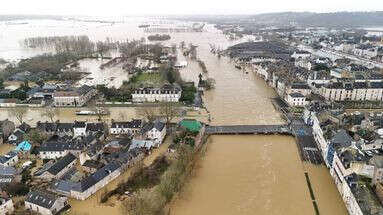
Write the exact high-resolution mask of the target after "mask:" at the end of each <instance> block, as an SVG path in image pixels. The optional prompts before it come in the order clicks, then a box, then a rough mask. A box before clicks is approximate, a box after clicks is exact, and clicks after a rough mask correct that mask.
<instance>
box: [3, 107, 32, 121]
mask: <svg viewBox="0 0 383 215" xmlns="http://www.w3.org/2000/svg"><path fill="white" fill-rule="evenodd" d="M27 112H28V110H27V109H26V108H23V107H15V108H11V109H10V110H9V111H8V116H9V117H15V118H16V119H17V121H19V123H20V124H23V122H24V117H25V115H26V114H27Z"/></svg>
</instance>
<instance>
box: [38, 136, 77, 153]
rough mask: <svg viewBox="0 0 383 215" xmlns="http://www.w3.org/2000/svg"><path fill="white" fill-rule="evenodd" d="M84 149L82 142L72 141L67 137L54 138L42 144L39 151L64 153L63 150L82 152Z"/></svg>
mask: <svg viewBox="0 0 383 215" xmlns="http://www.w3.org/2000/svg"><path fill="white" fill-rule="evenodd" d="M84 147H85V145H84V143H83V142H82V141H78V140H72V139H71V138H69V137H66V136H64V137H55V138H51V139H49V140H48V141H46V142H45V143H43V144H42V145H41V146H40V147H39V148H38V150H39V151H64V150H83V149H84Z"/></svg>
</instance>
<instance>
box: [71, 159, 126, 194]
mask: <svg viewBox="0 0 383 215" xmlns="http://www.w3.org/2000/svg"><path fill="white" fill-rule="evenodd" d="M120 167H121V165H120V164H119V163H117V162H116V161H112V162H110V163H108V164H107V165H106V166H104V167H102V168H101V169H99V170H97V171H96V172H95V173H94V174H92V175H90V176H88V177H86V178H84V179H83V180H82V181H81V182H80V183H79V186H77V187H76V190H77V191H79V192H84V191H86V190H87V189H89V188H90V187H92V186H93V185H95V184H96V183H98V182H99V181H101V180H102V179H104V178H105V177H107V176H108V175H110V174H111V173H112V172H114V171H116V170H117V169H119V168H120Z"/></svg>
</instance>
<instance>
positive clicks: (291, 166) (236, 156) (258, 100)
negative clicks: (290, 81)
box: [171, 33, 347, 215]
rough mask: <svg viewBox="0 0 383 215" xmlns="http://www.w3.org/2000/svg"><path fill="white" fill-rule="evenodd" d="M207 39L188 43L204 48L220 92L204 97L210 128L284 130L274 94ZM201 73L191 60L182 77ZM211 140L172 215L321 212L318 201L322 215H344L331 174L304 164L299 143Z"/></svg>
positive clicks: (264, 138)
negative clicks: (215, 50)
mask: <svg viewBox="0 0 383 215" xmlns="http://www.w3.org/2000/svg"><path fill="white" fill-rule="evenodd" d="M204 34H206V35H204ZM210 34H211V33H202V34H201V35H200V36H199V37H194V39H192V38H190V39H191V41H196V44H197V45H199V47H198V53H199V57H200V58H201V59H202V60H203V61H204V62H205V63H206V66H207V69H208V71H209V76H210V77H212V78H214V79H215V80H216V88H215V89H214V90H211V91H209V92H206V93H205V96H204V102H205V104H206V106H207V109H208V110H209V111H210V113H211V117H212V122H211V124H212V125H278V124H285V122H284V121H283V120H282V118H281V116H280V114H279V112H277V111H276V110H274V108H273V105H272V103H271V101H270V98H272V97H274V96H276V95H275V92H274V91H273V90H272V89H271V88H269V87H268V86H267V85H266V83H264V82H263V80H261V79H259V78H257V77H255V76H254V75H253V74H252V73H249V74H246V73H244V72H243V71H240V70H237V69H236V68H235V67H234V64H233V63H232V62H231V61H230V59H228V58H224V57H223V58H221V59H218V58H217V57H216V56H214V55H212V54H210V52H209V47H208V41H206V38H209V37H210V36H211V35H210ZM215 36H216V37H220V35H219V34H216V35H215ZM191 68H192V69H191ZM198 74H199V70H198V66H195V65H194V62H189V67H188V68H187V69H185V70H183V71H181V75H183V76H185V77H187V78H189V79H191V80H197V76H198ZM209 142H210V143H209V147H208V151H207V153H206V156H205V158H204V159H203V160H202V161H201V162H200V168H199V169H198V170H197V171H196V173H195V176H194V177H193V178H192V179H191V181H190V183H189V184H188V185H187V186H186V187H185V190H184V192H183V193H181V194H180V195H179V197H178V199H176V200H175V201H174V202H173V203H172V205H171V214H172V215H192V214H193V215H195V214H201V215H203V214H220V215H235V214H241V215H248V214H249V215H250V214H251V215H254V214H260V215H264V214H267V215H272V214H276V215H277V214H284V215H296V214H317V212H316V211H315V209H314V207H313V198H315V203H316V204H317V205H318V212H319V214H322V215H323V214H330V215H332V214H335V215H343V214H347V210H346V208H345V206H344V203H343V201H342V200H341V198H340V195H339V193H338V191H337V189H336V187H335V184H334V183H333V181H332V178H331V176H330V174H329V172H328V170H327V169H326V168H325V167H324V166H315V165H312V164H308V163H302V161H301V160H300V157H299V153H298V149H297V146H296V144H295V140H294V138H292V137H290V136H281V135H270V136H263V135H247V136H246V135H235V136H234V135H225V136H211V137H210V140H209ZM305 174H306V175H307V176H308V177H309V179H310V182H309V183H308V181H307V180H306V176H305ZM308 185H309V186H308ZM309 187H311V189H312V193H313V197H311V196H310V190H309Z"/></svg>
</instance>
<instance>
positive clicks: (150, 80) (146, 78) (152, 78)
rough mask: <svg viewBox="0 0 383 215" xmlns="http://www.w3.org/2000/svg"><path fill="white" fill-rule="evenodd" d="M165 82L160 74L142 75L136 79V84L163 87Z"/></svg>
mask: <svg viewBox="0 0 383 215" xmlns="http://www.w3.org/2000/svg"><path fill="white" fill-rule="evenodd" d="M164 82H165V80H164V78H163V76H162V74H160V73H141V74H139V75H137V76H136V77H135V83H136V84H150V85H162V84H164Z"/></svg>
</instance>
